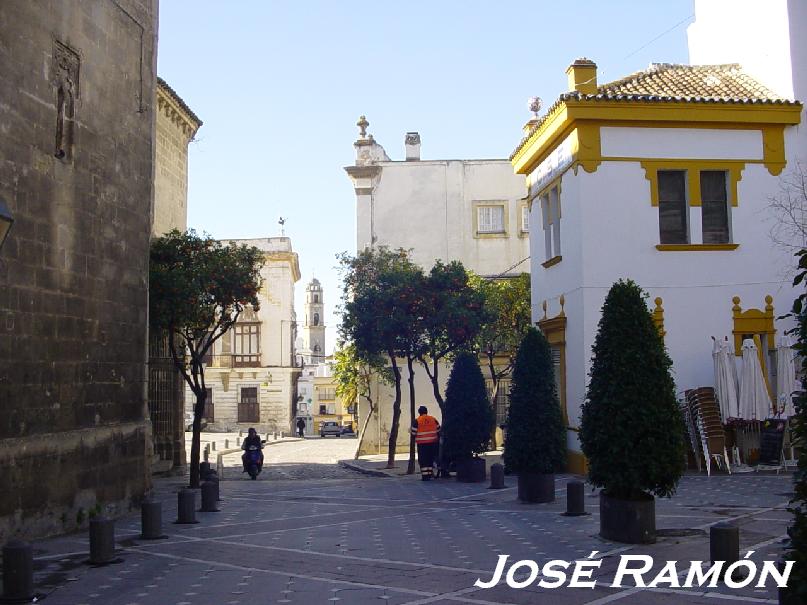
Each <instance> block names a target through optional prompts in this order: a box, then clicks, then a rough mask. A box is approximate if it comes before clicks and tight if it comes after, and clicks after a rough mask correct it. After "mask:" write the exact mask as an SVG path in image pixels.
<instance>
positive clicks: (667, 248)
mask: <svg viewBox="0 0 807 605" xmlns="http://www.w3.org/2000/svg"><path fill="white" fill-rule="evenodd" d="M739 247H740V244H656V250H660V251H662V252H710V251H718V250H736V249H737V248H739Z"/></svg>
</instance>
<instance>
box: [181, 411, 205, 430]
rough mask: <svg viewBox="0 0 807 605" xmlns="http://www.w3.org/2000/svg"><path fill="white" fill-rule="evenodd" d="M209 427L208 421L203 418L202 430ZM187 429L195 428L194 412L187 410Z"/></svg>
mask: <svg viewBox="0 0 807 605" xmlns="http://www.w3.org/2000/svg"><path fill="white" fill-rule="evenodd" d="M206 428H207V421H206V420H205V419H204V418H202V430H205V429H206ZM185 430H186V431H192V430H193V412H185Z"/></svg>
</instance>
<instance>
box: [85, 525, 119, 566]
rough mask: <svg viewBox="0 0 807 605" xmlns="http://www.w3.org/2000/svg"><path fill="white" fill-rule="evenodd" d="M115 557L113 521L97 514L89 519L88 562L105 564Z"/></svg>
mask: <svg viewBox="0 0 807 605" xmlns="http://www.w3.org/2000/svg"><path fill="white" fill-rule="evenodd" d="M114 559H115V522H114V521H113V520H112V519H107V518H106V517H104V516H103V515H99V516H97V517H94V518H92V519H90V564H91V565H107V564H109V563H112V561H113V560H114Z"/></svg>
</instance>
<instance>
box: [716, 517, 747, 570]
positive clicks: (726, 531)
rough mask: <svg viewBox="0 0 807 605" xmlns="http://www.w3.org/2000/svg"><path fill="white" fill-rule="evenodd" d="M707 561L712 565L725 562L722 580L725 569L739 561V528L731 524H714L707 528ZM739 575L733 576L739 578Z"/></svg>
mask: <svg viewBox="0 0 807 605" xmlns="http://www.w3.org/2000/svg"><path fill="white" fill-rule="evenodd" d="M709 559H711V561H712V563H714V562H715V561H725V563H724V564H723V571H722V572H721V578H724V577H725V570H726V568H727V567H728V566H729V565H731V564H732V563H734V562H735V561H739V560H740V528H739V527H737V526H736V525H732V524H731V523H715V524H714V525H712V526H711V527H710V528H709ZM738 571H739V570H738ZM739 573H742V572H739ZM739 573H737V574H735V577H737V576H739Z"/></svg>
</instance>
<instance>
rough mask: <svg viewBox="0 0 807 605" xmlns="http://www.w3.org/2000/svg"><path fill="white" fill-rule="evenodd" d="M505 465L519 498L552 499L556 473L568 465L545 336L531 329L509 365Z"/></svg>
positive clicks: (532, 500)
mask: <svg viewBox="0 0 807 605" xmlns="http://www.w3.org/2000/svg"><path fill="white" fill-rule="evenodd" d="M512 380H513V382H512V385H511V387H510V408H509V410H508V412H507V438H506V439H505V442H504V465H505V467H506V468H507V469H508V470H509V471H510V472H514V473H517V474H518V498H519V500H521V501H523V502H552V501H554V500H555V473H556V472H560V471H562V470H563V467H564V465H565V463H566V442H565V429H564V427H563V418H562V416H561V411H560V402H559V401H558V394H557V387H556V386H555V373H554V370H553V367H552V353H551V350H550V347H549V343H548V342H547V340H546V338H545V337H544V335H543V334H542V333H541V332H539V331H538V330H537V329H536V328H530V329H529V330H527V333H526V334H525V335H524V338H523V339H522V340H521V345H520V346H519V348H518V353H517V354H516V360H515V364H514V366H513V379H512Z"/></svg>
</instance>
